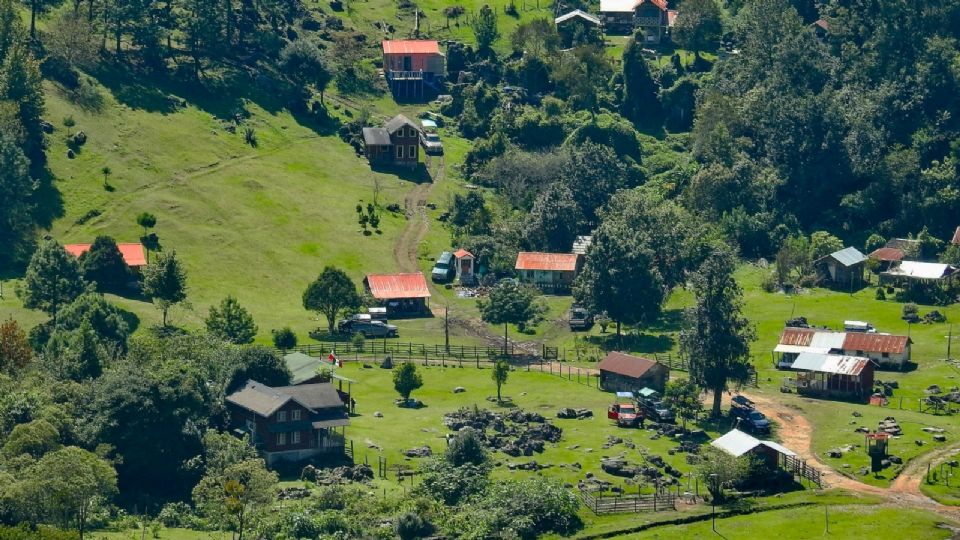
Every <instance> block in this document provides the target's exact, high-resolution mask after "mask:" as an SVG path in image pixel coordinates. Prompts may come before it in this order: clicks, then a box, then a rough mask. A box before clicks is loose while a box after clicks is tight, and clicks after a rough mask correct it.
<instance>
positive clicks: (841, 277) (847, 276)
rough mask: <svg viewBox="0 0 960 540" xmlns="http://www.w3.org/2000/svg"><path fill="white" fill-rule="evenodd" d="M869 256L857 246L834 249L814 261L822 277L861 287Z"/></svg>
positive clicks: (845, 285) (842, 284)
mask: <svg viewBox="0 0 960 540" xmlns="http://www.w3.org/2000/svg"><path fill="white" fill-rule="evenodd" d="M866 262H867V256H866V255H864V254H863V253H860V250H858V249H857V248H855V247H848V248H844V249H841V250H839V251H834V252H833V253H831V254H829V255H825V256H823V257H820V258H819V259H817V260H816V261H814V265H815V266H816V267H817V271H818V272H819V274H820V277H821V279H824V280H826V281H828V282H830V283H833V284H835V285H839V286H842V287H851V288H853V287H860V286H861V285H862V284H863V270H864V268H865V267H866Z"/></svg>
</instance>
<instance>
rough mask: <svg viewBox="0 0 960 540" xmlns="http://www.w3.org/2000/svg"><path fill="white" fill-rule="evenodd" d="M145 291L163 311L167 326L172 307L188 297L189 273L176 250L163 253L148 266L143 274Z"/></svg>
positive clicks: (164, 324)
mask: <svg viewBox="0 0 960 540" xmlns="http://www.w3.org/2000/svg"><path fill="white" fill-rule="evenodd" d="M143 293H144V294H145V295H147V296H148V297H149V298H150V299H151V300H152V301H153V304H154V305H155V306H157V308H158V309H160V311H161V312H163V326H167V313H168V312H169V311H170V308H171V307H173V306H175V305H177V304H179V303H180V302H183V301H184V300H186V299H187V273H186V271H185V270H184V269H183V265H182V264H181V263H180V259H178V258H177V252H176V251H171V252H169V253H161V254H160V255H159V256H157V260H155V261H154V262H153V264H151V265H150V266H148V267H147V269H146V271H145V272H144V276H143Z"/></svg>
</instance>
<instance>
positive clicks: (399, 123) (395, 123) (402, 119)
mask: <svg viewBox="0 0 960 540" xmlns="http://www.w3.org/2000/svg"><path fill="white" fill-rule="evenodd" d="M403 126H410V127H412V128H413V129H416V130H417V131H419V130H420V128H418V127H417V125H416V124H414V123H413V122H411V121H410V119H409V118H407V117H406V116H404V115H402V114H398V115H396V116H394V117H393V118H391V119H390V121H389V122H387V125H386V126H385V127H386V128H387V133H393V132H395V131H397V130H398V129H400V128H401V127H403Z"/></svg>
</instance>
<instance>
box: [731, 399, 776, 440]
mask: <svg viewBox="0 0 960 540" xmlns="http://www.w3.org/2000/svg"><path fill="white" fill-rule="evenodd" d="M730 416H731V417H733V418H736V419H738V420H739V423H738V427H739V428H740V429H742V430H743V431H749V432H751V433H756V434H759V435H766V434H768V433H770V421H769V420H767V417H766V416H764V414H763V413H762V412H760V411H758V410H756V409H755V408H754V406H753V402H752V401H750V400H749V399H747V398H746V397H745V396H741V395H736V396H734V397H733V399H731V400H730Z"/></svg>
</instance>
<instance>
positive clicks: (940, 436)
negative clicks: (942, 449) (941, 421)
mask: <svg viewBox="0 0 960 540" xmlns="http://www.w3.org/2000/svg"><path fill="white" fill-rule="evenodd" d="M933 440H935V441H937V442H947V436H946V435H943V434H940V433H938V434H936V435H934V436H933Z"/></svg>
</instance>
